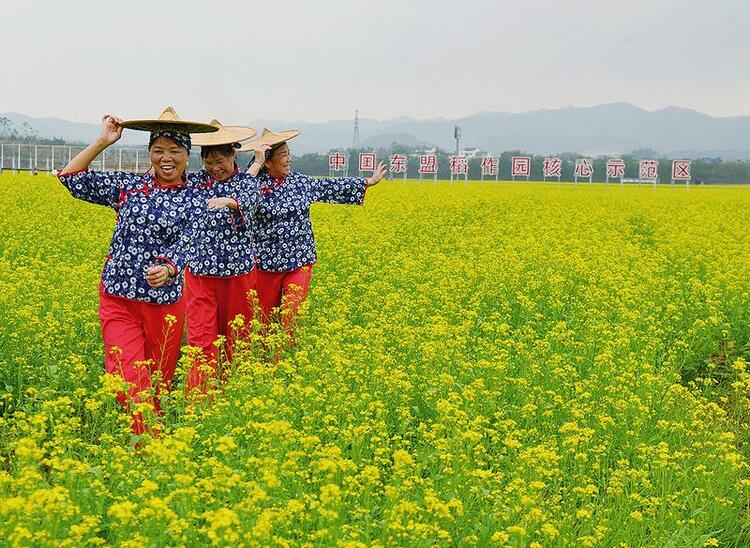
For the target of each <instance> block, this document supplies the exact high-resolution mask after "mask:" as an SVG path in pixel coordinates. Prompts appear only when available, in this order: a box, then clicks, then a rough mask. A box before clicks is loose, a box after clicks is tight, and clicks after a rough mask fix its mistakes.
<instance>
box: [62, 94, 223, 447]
mask: <svg viewBox="0 0 750 548" xmlns="http://www.w3.org/2000/svg"><path fill="white" fill-rule="evenodd" d="M125 127H130V128H133V129H139V130H148V131H151V136H150V139H149V152H150V157H151V168H150V169H149V172H148V173H147V174H145V175H137V174H133V173H124V172H93V171H89V170H88V166H89V164H90V163H91V162H92V161H93V160H94V158H96V157H97V156H98V155H99V154H100V153H101V152H102V151H103V150H104V149H106V148H107V147H109V146H110V145H112V144H113V143H115V142H117V141H118V140H119V139H120V137H121V136H122V130H123V128H125ZM207 131H216V128H215V127H213V126H210V125H208V124H200V123H196V122H185V121H182V120H180V119H179V117H178V116H177V114H176V113H175V112H174V110H173V109H172V108H171V107H169V108H167V109H165V110H164V112H163V113H162V115H161V116H160V117H159V119H157V120H140V121H132V122H123V121H122V120H121V119H119V118H117V117H114V116H111V115H109V114H107V115H105V116H104V117H103V124H102V132H101V135H100V136H99V138H98V139H97V140H95V141H94V142H93V143H91V144H90V145H89V146H87V147H86V148H85V149H84V150H82V151H81V152H80V153H79V154H78V155H76V156H75V158H73V159H72V160H71V161H70V163H68V165H66V166H65V168H63V170H62V171H61V172H60V173H59V174H58V178H59V179H60V181H61V182H62V184H63V185H65V187H66V188H67V189H68V190H69V191H70V193H71V194H72V195H73V197H75V198H78V199H81V200H85V201H87V202H91V203H94V204H98V205H103V206H107V207H111V208H112V209H114V210H115V211H116V212H117V218H116V222H115V229H114V233H113V235H112V241H111V243H110V247H109V254H108V255H107V260H106V263H105V265H104V271H103V273H102V280H101V284H100V286H99V319H100V321H101V329H102V339H103V340H104V360H105V369H106V371H107V372H108V373H111V374H119V375H121V376H122V378H123V379H124V380H125V381H126V382H127V383H128V385H129V387H128V390H127V393H120V394H119V395H118V398H117V399H118V401H119V402H120V403H121V404H122V405H123V406H125V407H128V406H129V405H130V403H131V402H135V403H138V402H149V403H151V404H152V405H153V408H154V411H155V412H158V411H159V400H158V392H159V390H160V389H161V388H162V387H164V388H166V389H168V388H169V386H170V383H171V381H172V377H173V375H174V371H175V367H176V365H177V359H178V357H179V351H180V344H181V342H182V326H183V325H184V318H185V300H184V299H183V298H182V297H183V296H182V276H181V275H182V270H183V268H184V267H185V264H186V263H187V260H188V257H189V255H190V254H191V253H192V252H191V245H192V233H193V232H194V231H195V230H196V227H197V225H198V224H199V222H200V221H199V220H200V218H201V216H202V215H203V214H204V210H205V201H204V202H201V201H200V199H199V196H198V194H197V193H196V192H195V191H193V190H191V189H190V188H189V187H188V185H187V181H186V177H185V172H186V170H187V164H188V158H189V153H190V146H191V142H190V134H189V132H207ZM152 376H154V377H159V380H158V382H156V380H155V379H152ZM152 389H153V390H154V392H155V394H156V395H157V397H155V398H154V397H152V396H151V394H150V391H151V390H152ZM132 430H133V432H134V433H135V434H142V433H143V432H144V431H145V430H146V428H145V425H144V422H143V417H142V416H141V414H140V413H134V414H133V424H132Z"/></svg>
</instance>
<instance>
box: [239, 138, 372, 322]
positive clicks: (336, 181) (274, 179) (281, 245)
mask: <svg viewBox="0 0 750 548" xmlns="http://www.w3.org/2000/svg"><path fill="white" fill-rule="evenodd" d="M299 134H300V132H299V131H297V130H289V131H284V132H281V133H274V132H272V131H269V130H268V129H264V130H263V134H262V136H261V137H260V138H259V139H257V140H255V141H252V142H250V143H248V144H247V145H245V146H243V147H242V148H241V149H240V150H242V151H245V150H258V149H261V150H262V148H263V147H265V148H269V149H270V150H268V151H267V152H266V153H265V160H264V167H263V169H262V171H261V173H260V175H259V176H258V179H259V183H260V201H259V202H258V208H257V211H256V214H255V222H254V224H253V235H254V237H255V246H256V252H257V273H256V277H257V283H258V297H259V300H260V309H261V312H262V313H263V319H264V321H266V322H269V321H270V320H271V319H272V312H273V310H274V309H278V310H280V316H281V318H282V321H283V324H284V327H285V329H286V331H287V333H288V334H289V335H292V332H291V325H292V323H293V321H294V319H295V318H296V315H297V311H298V309H299V305H300V304H301V303H302V301H303V300H304V299H305V298H306V297H307V292H308V289H309V286H310V277H311V275H312V267H313V265H314V264H315V261H316V260H317V255H316V251H315V239H314V237H313V230H312V223H311V221H310V205H311V204H312V203H314V202H326V203H331V204H352V205H362V204H363V203H364V199H365V192H366V190H367V188H368V187H371V186H374V185H376V184H378V183H379V182H380V181H381V180H382V179H383V177H384V175H385V170H386V168H385V164H384V163H383V162H381V163H380V164H379V165H378V167H377V168H376V169H375V172H374V173H373V175H372V177H369V178H367V179H365V178H363V177H342V178H327V179H317V178H315V177H311V176H309V175H304V174H302V173H297V172H292V171H291V166H292V154H291V151H290V149H289V145H288V144H287V141H288V140H289V139H292V138H294V137H296V136H297V135H299ZM258 157H262V154H260V153H256V158H258Z"/></svg>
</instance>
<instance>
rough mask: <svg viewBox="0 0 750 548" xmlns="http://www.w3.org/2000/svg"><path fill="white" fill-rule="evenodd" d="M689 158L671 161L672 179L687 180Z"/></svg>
mask: <svg viewBox="0 0 750 548" xmlns="http://www.w3.org/2000/svg"><path fill="white" fill-rule="evenodd" d="M690 164H691V161H690V160H674V161H673V162H672V180H673V181H689V180H690V179H691V177H690Z"/></svg>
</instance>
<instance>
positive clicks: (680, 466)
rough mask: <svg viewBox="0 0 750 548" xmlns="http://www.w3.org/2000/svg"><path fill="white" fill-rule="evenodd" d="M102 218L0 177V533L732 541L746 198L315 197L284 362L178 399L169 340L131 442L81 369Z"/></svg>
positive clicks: (93, 363)
mask: <svg viewBox="0 0 750 548" xmlns="http://www.w3.org/2000/svg"><path fill="white" fill-rule="evenodd" d="M113 217H114V214H113V212H112V211H110V210H106V209H104V208H100V207H96V206H91V205H88V204H83V203H81V202H78V201H75V200H73V199H72V198H71V197H70V196H69V195H68V194H67V192H66V191H65V189H64V188H63V187H62V185H60V184H59V183H58V182H57V181H56V180H55V179H53V178H52V177H47V176H42V175H40V176H37V177H32V176H28V175H16V174H9V173H6V174H3V175H0V230H1V232H0V235H1V236H2V237H1V238H0V317H1V318H2V319H0V411H1V413H0V539H2V543H3V544H7V545H12V546H28V545H34V546H86V545H110V544H114V545H119V546H132V547H135V546H144V545H151V546H161V545H170V546H178V545H187V546H202V545H215V546H230V545H232V546H233V545H244V546H267V545H278V546H296V545H307V546H327V545H333V546H350V547H356V546H394V545H396V546H433V545H446V546H450V545H455V546H530V547H541V546H736V545H747V544H748V543H750V536H749V533H748V527H749V526H750V517H749V516H748V494H749V492H750V476H749V470H748V456H749V455H750V453H748V451H747V447H746V441H747V421H748V418H749V417H750V401H749V400H748V392H749V391H750V370H749V366H748V364H747V362H746V361H745V360H744V357H745V356H747V355H748V350H747V349H748V338H749V337H748V322H749V321H750V307H748V301H749V299H750V274H749V273H750V190H746V189H743V188H692V189H690V190H689V191H686V190H685V189H684V188H679V189H672V188H658V189H656V190H652V189H651V187H641V188H638V187H625V188H622V187H620V186H618V185H612V186H609V187H608V186H604V185H588V184H581V185H553V184H549V185H545V184H529V183H513V184H511V183H499V184H497V183H494V182H493V183H486V184H480V183H470V184H469V185H466V186H465V185H463V184H459V185H456V186H450V185H448V184H446V183H442V184H438V185H433V184H432V183H428V184H420V183H417V182H411V183H409V184H403V183H401V182H390V183H388V182H386V183H382V184H381V185H379V186H378V187H376V188H374V189H371V190H370V191H369V192H368V196H367V201H366V205H365V207H363V208H355V207H349V208H345V207H334V206H327V205H316V206H315V207H314V209H313V221H314V224H315V230H316V238H317V242H318V251H319V263H318V265H316V267H315V269H314V272H313V282H312V287H311V293H310V298H309V300H308V302H307V303H306V304H305V306H304V309H303V313H302V318H301V324H300V326H299V328H298V332H297V346H296V348H291V349H290V348H289V345H285V344H284V341H283V340H281V339H282V338H283V336H284V334H283V333H271V334H269V335H267V336H266V340H259V338H260V335H257V336H254V337H253V339H252V340H251V341H249V342H248V343H247V345H246V346H245V347H244V348H243V349H241V350H240V351H239V352H238V355H237V357H236V360H235V362H234V363H233V364H231V365H230V366H229V368H230V372H229V374H228V380H227V381H226V383H225V384H224V385H223V386H221V387H219V388H218V389H217V390H216V391H214V392H213V393H212V394H211V395H210V396H209V397H207V398H202V399H197V400H191V401H186V400H185V397H184V393H183V391H182V390H181V383H182V379H183V378H184V374H185V371H186V369H187V367H188V366H189V362H190V358H191V356H190V352H189V351H186V353H185V357H184V359H183V360H182V363H181V366H180V370H179V371H178V374H177V377H176V381H177V387H176V389H175V390H174V391H173V392H171V393H170V394H169V395H166V396H165V397H164V402H163V408H164V410H165V415H164V416H163V417H160V418H155V417H151V419H150V420H152V421H156V422H158V424H159V428H160V430H161V435H160V436H159V437H158V438H155V439H148V440H145V442H144V443H143V444H142V445H140V446H138V447H134V440H133V439H132V437H131V434H130V421H129V418H128V417H127V416H126V415H125V414H124V413H123V412H122V410H121V409H120V407H119V405H118V404H117V403H116V402H115V401H114V397H113V393H115V392H116V391H117V390H118V388H119V387H120V383H119V381H118V379H117V378H115V377H111V376H108V375H104V374H103V365H102V362H103V360H102V355H101V353H102V349H101V338H100V335H99V324H98V318H97V300H98V293H97V286H98V280H99V275H100V270H101V266H102V263H103V261H104V257H105V255H106V252H107V246H108V243H109V237H110V235H111V229H112V224H113ZM269 348H270V349H271V353H273V348H283V349H284V350H283V351H282V352H281V355H280V359H279V360H278V361H276V360H274V359H268V356H267V355H268V353H269V352H268V350H269Z"/></svg>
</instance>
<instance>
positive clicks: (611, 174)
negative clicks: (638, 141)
mask: <svg viewBox="0 0 750 548" xmlns="http://www.w3.org/2000/svg"><path fill="white" fill-rule="evenodd" d="M624 176H625V160H623V159H621V158H610V159H609V160H607V178H608V179H622V178H623V177H624Z"/></svg>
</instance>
